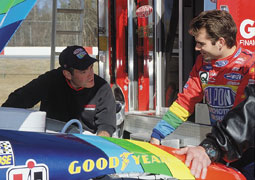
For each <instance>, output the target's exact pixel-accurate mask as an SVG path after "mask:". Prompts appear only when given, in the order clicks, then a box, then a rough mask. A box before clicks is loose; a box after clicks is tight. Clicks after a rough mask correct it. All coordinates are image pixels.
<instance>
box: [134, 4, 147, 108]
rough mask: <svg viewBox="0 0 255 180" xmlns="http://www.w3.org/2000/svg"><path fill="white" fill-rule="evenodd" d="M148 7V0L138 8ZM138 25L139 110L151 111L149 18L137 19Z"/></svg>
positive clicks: (138, 5)
mask: <svg viewBox="0 0 255 180" xmlns="http://www.w3.org/2000/svg"><path fill="white" fill-rule="evenodd" d="M143 5H148V0H138V1H137V7H136V9H138V8H139V7H141V6H143ZM137 23H138V41H137V43H138V44H137V49H136V51H137V55H138V110H139V111H145V110H149V95H150V94H149V65H148V63H149V38H148V29H149V28H148V17H137Z"/></svg>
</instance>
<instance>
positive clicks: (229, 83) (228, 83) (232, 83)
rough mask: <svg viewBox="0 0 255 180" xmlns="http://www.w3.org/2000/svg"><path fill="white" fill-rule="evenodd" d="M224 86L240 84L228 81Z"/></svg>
mask: <svg viewBox="0 0 255 180" xmlns="http://www.w3.org/2000/svg"><path fill="white" fill-rule="evenodd" d="M226 84H227V85H233V86H239V85H240V82H234V81H228V82H227V83H226Z"/></svg>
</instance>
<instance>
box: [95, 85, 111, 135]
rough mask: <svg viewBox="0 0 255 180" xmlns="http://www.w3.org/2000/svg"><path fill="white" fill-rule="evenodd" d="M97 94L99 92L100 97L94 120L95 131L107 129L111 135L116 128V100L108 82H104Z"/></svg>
mask: <svg viewBox="0 0 255 180" xmlns="http://www.w3.org/2000/svg"><path fill="white" fill-rule="evenodd" d="M98 94H100V98H99V100H98V101H99V102H98V104H97V113H96V120H95V123H96V125H97V132H99V131H107V132H108V133H109V134H110V135H112V134H113V133H114V131H115V130H116V102H115V99H114V96H113V93H112V90H111V87H110V86H109V84H108V83H105V84H104V85H103V86H102V87H101V88H100V90H99V91H98Z"/></svg>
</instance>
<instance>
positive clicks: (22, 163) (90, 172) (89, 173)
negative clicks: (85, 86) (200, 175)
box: [0, 129, 245, 180]
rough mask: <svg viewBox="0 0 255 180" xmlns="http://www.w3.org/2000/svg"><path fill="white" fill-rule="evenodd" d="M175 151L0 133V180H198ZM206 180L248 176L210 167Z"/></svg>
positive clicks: (91, 138) (75, 136)
mask: <svg viewBox="0 0 255 180" xmlns="http://www.w3.org/2000/svg"><path fill="white" fill-rule="evenodd" d="M173 150H174V148H171V147H167V146H157V145H152V144H150V143H148V142H142V141H136V140H130V139H120V138H111V137H100V136H95V135H84V134H79V133H45V132H27V131H17V130H3V129H2V130H0V179H6V180H62V179H64V180H74V179H82V180H85V179H129V180H131V179H195V177H194V176H193V175H192V174H191V173H190V169H189V168H188V167H187V166H186V165H185V164H184V161H185V156H180V155H176V154H174V153H173ZM206 179H209V180H210V179H211V180H215V179H224V180H226V179H231V180H232V179H237V180H244V179H245V177H244V176H243V175H242V174H241V173H240V172H238V171H237V170H235V169H232V168H230V167H227V166H225V165H222V164H211V165H210V166H209V168H208V173H207V177H206Z"/></svg>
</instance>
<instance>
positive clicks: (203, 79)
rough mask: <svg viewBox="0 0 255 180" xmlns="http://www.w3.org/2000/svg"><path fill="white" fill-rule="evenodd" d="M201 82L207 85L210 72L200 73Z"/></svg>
mask: <svg viewBox="0 0 255 180" xmlns="http://www.w3.org/2000/svg"><path fill="white" fill-rule="evenodd" d="M199 77H200V80H201V82H202V83H203V84H207V82H208V79H209V73H208V72H199Z"/></svg>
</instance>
